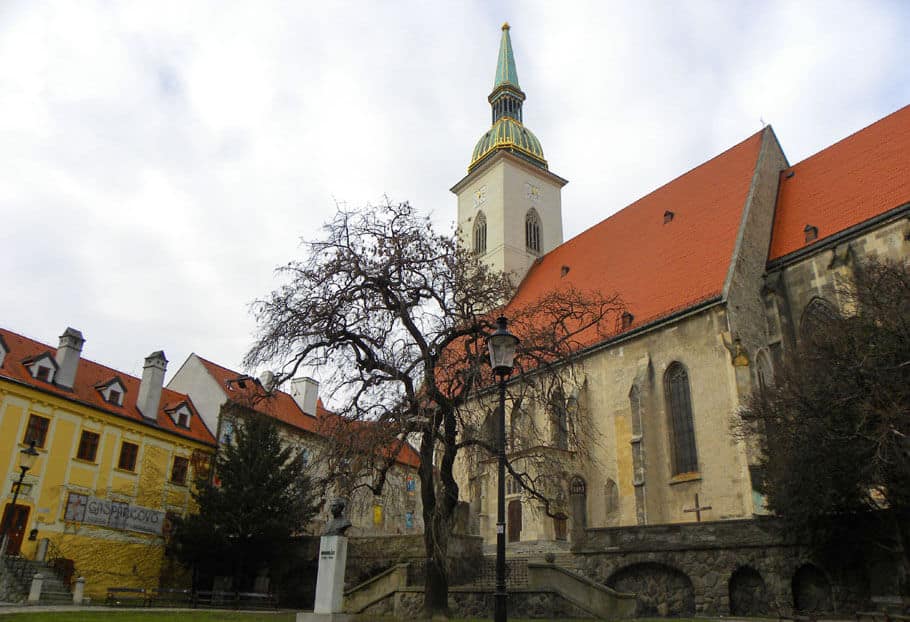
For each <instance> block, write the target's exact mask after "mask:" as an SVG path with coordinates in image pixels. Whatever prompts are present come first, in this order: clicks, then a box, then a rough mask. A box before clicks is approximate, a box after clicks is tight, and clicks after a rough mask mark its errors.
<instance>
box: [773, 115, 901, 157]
mask: <svg viewBox="0 0 910 622" xmlns="http://www.w3.org/2000/svg"><path fill="white" fill-rule="evenodd" d="M908 108H910V104H906V105H904V106H901V107H900V108H898V109H897V110H894V111H893V112H890V113H888V114H886V115H885V116H883V117H881V118H880V119H877V120H875V121H873V122H872V123H869V124H868V125H864V126H863V127H861V128H859V129H858V130H856V131H854V132H851V133H850V134H847V135H846V136H844V137H843V138H841V139H840V140H838V141H836V142H833V143H831V144H830V145H828V146H827V147H822V148H821V149H819V150H818V151H816V152H815V153H813V154H812V155H808V156H806V157H805V158H803V159H802V160H800V161H799V162H797V163H796V164H791V165H790V166H789V168H790V169H793V168H796V167H797V166H799V165H800V164H802V163H803V162H807V161H809V160H811V159H812V158H815V157H817V156H820V155H821V154H823V153H825V152H826V151H829V150H831V149H834V148H835V147H839V146H841V145H842V144H843V143H845V142H847V141H848V140H850V139H852V138H855V137H856V136H858V135H859V134H862V133H863V132H866V131H868V130H870V129H871V128H873V127H874V126H876V125H878V124H880V123H884V122H885V121H888V120H889V119H891V117H893V116H895V115H897V114H899V113H901V112H903V111H904V110H907V109H908Z"/></svg>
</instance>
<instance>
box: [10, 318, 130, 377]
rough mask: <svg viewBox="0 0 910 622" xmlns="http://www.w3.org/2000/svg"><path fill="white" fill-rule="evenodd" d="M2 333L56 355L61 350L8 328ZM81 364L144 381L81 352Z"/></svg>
mask: <svg viewBox="0 0 910 622" xmlns="http://www.w3.org/2000/svg"><path fill="white" fill-rule="evenodd" d="M0 333H7V334H8V335H15V336H16V337H19V338H20V339H25V340H27V341H31V342H32V343H33V344H36V345H39V346H42V347H44V348H47V349H48V350H50V352H51V353H53V354H54V355H56V353H57V350H58V349H59V348H57V347H54V346H51V345H48V344H46V343H44V342H43V341H39V340H37V339H33V338H32V337H27V336H26V335H22V334H20V333H17V332H15V331H12V330H10V329H8V328H3V327H0ZM79 362H80V363H83V362H85V363H89V364H91V365H94V366H96V367H100V368H101V369H105V370H107V371H110V372H111V373H112V374H113V375H115V376H117V375H123V376H127V377H128V378H132V379H133V380H138V381H140V382H141V381H142V378H141V377H139V376H134V375H133V374H131V373H129V372H125V371H123V370H122V369H116V368H114V367H111V366H110V365H105V364H104V363H99V362H98V361H95V360H93V359H90V358H87V357H85V356H82V353H81V352H80V353H79Z"/></svg>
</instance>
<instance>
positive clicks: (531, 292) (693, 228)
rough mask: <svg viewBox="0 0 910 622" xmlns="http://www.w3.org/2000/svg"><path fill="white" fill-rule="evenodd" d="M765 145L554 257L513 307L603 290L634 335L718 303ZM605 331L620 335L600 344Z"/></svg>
mask: <svg viewBox="0 0 910 622" xmlns="http://www.w3.org/2000/svg"><path fill="white" fill-rule="evenodd" d="M769 140H773V138H769ZM761 145H762V132H758V133H757V134H755V135H753V136H751V137H749V138H747V139H746V140H744V141H743V142H741V143H739V144H738V145H736V146H734V147H732V148H730V149H728V150H727V151H725V152H724V153H722V154H720V155H718V156H717V157H715V158H713V159H711V160H709V161H707V162H705V163H704V164H702V165H700V166H698V167H696V168H694V169H692V170H691V171H689V172H688V173H685V174H684V175H682V176H681V177H678V178H676V179H675V180H673V181H671V182H670V183H668V184H666V185H665V186H663V187H661V188H658V189H657V190H655V191H654V192H652V193H651V194H648V195H647V196H644V197H642V198H641V199H639V200H638V201H636V202H635V203H632V204H631V205H629V206H628V207H626V208H624V209H623V210H621V211H619V212H617V213H616V214H613V215H612V216H610V217H609V218H607V219H606V220H604V221H602V222H600V223H598V224H596V225H594V226H593V227H591V228H590V229H588V230H586V231H584V232H583V233H581V234H579V235H578V236H576V237H574V238H572V239H571V240H569V241H567V242H565V243H564V244H562V245H561V246H558V247H557V248H555V249H553V250H552V251H550V252H549V253H547V254H546V255H544V256H543V257H541V258H540V259H539V260H538V261H537V262H536V263H535V264H534V265H533V266H532V267H531V269H530V270H529V272H528V274H527V276H526V277H525V278H524V280H523V281H522V283H521V285H520V286H519V288H518V292H517V294H516V295H515V297H514V298H513V300H512V301H511V302H510V304H509V306H510V307H514V306H523V305H528V304H532V303H533V301H534V300H536V299H538V298H540V297H541V296H543V295H544V294H546V293H547V292H550V291H553V290H554V289H558V288H559V287H561V286H563V285H566V286H572V287H575V288H577V289H580V290H591V289H599V290H600V291H601V292H602V293H603V294H604V295H611V294H614V293H616V294H619V296H620V297H621V298H622V300H623V301H624V303H625V304H626V306H627V307H628V310H629V312H631V313H632V314H633V316H634V321H633V323H632V325H631V327H629V328H637V327H640V326H642V325H644V324H647V323H649V322H651V321H654V320H657V319H659V318H662V317H665V316H668V315H670V314H672V313H673V312H675V311H679V310H682V309H686V308H689V307H692V306H694V305H696V304H698V303H701V302H705V301H707V300H710V299H712V298H714V297H717V296H719V295H721V294H722V292H723V287H724V282H725V280H726V277H727V272H728V269H729V266H730V261H731V259H732V257H733V250H734V247H735V244H736V238H737V233H738V231H739V228H740V222H741V220H742V215H743V208H744V207H745V204H746V198H747V196H748V193H749V188H750V185H751V183H752V177H753V174H754V171H755V167H756V164H757V162H758V155H759V152H760V150H761ZM668 211H669V212H672V213H673V214H672V220H671V221H670V222H667V223H665V222H664V220H665V212H668ZM566 268H567V269H568V272H565V269H566ZM564 272H565V274H563V273H564ZM604 330H605V332H606V333H608V334H609V333H613V334H615V333H616V332H619V330H621V329H620V328H619V327H614V326H608V327H602V329H601V332H600V334H599V335H597V336H596V339H600V338H602V336H603V334H604ZM589 339H590V340H592V341H593V340H595V334H594V332H593V331H592V332H591V334H590V336H589Z"/></svg>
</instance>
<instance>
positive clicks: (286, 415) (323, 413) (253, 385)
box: [196, 354, 420, 467]
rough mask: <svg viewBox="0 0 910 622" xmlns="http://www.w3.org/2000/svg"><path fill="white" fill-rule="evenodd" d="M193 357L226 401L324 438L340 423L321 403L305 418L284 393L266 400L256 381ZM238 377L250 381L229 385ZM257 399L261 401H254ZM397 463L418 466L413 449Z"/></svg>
mask: <svg viewBox="0 0 910 622" xmlns="http://www.w3.org/2000/svg"><path fill="white" fill-rule="evenodd" d="M196 356H197V357H198V358H199V361H200V362H201V363H202V365H203V367H205V369H206V370H207V371H208V372H209V374H210V375H211V376H212V378H214V379H215V380H216V381H217V382H218V384H219V385H221V386H222V387H223V388H224V392H225V394H226V395H227V396H228V399H231V400H233V401H238V402H239V403H252V404H254V406H253V408H254V410H256V411H257V412H260V413H262V414H264V415H268V416H270V417H274V418H275V419H277V420H279V421H281V422H282V423H285V424H287V425H289V426H291V427H294V428H297V429H298V430H305V431H307V432H311V433H313V434H318V435H322V436H324V435H325V433H326V431H327V430H329V429H331V428H333V427H334V424H333V423H332V420H337V419H339V417H338V415H336V414H335V413H333V412H332V411H330V410H328V409H327V408H326V407H325V406H324V405H323V403H322V399H318V400H316V416H315V417H314V416H312V415H308V414H306V413H305V412H303V410H302V409H301V408H300V406H299V405H298V404H297V401H296V400H295V399H294V398H293V397H292V396H291V395H290V394H289V393H286V392H284V391H273V392H272V393H271V395H270V397H268V398H267V399H266V398H265V396H266V394H265V392H264V391H263V390H262V387H261V385H260V384H259V383H258V381H256V380H255V379H253V378H250V377H249V376H247V375H246V374H242V373H240V372H238V371H234V370H232V369H228V368H227V367H222V366H221V365H218V364H217V363H213V362H212V361H209V360H207V359H204V358H202V357H201V356H199V355H198V354H197V355H196ZM241 377H243V378H247V379H249V383H248V385H247V387H246V388H245V389H240V388H239V387H237V385H236V383H231V381H235V380H237V379H238V378H241ZM229 383H231V385H233V387H234V388H233V389H231V388H229V386H228V385H229ZM257 397H259V398H262V399H255V398H257ZM250 398H253V400H252V401H250ZM396 461H397V462H399V463H401V464H405V465H408V466H413V467H416V466H417V465H418V464H419V463H420V458H419V456H418V455H417V452H415V451H414V448H413V447H411V446H410V445H409V444H407V443H404V444H403V445H402V446H401V448H400V449H399V450H398V456H397V457H396Z"/></svg>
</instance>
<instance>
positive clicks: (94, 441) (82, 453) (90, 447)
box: [76, 430, 101, 462]
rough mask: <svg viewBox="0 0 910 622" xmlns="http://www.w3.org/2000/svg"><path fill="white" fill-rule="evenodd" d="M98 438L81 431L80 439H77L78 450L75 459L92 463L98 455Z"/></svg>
mask: <svg viewBox="0 0 910 622" xmlns="http://www.w3.org/2000/svg"><path fill="white" fill-rule="evenodd" d="M100 438H101V437H100V435H98V434H96V433H95V432H89V431H88V430H83V431H82V437H81V438H80V439H79V450H78V451H77V452H76V457H77V458H79V459H80V460H87V461H89V462H94V461H95V456H96V455H97V453H98V440H99V439H100Z"/></svg>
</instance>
